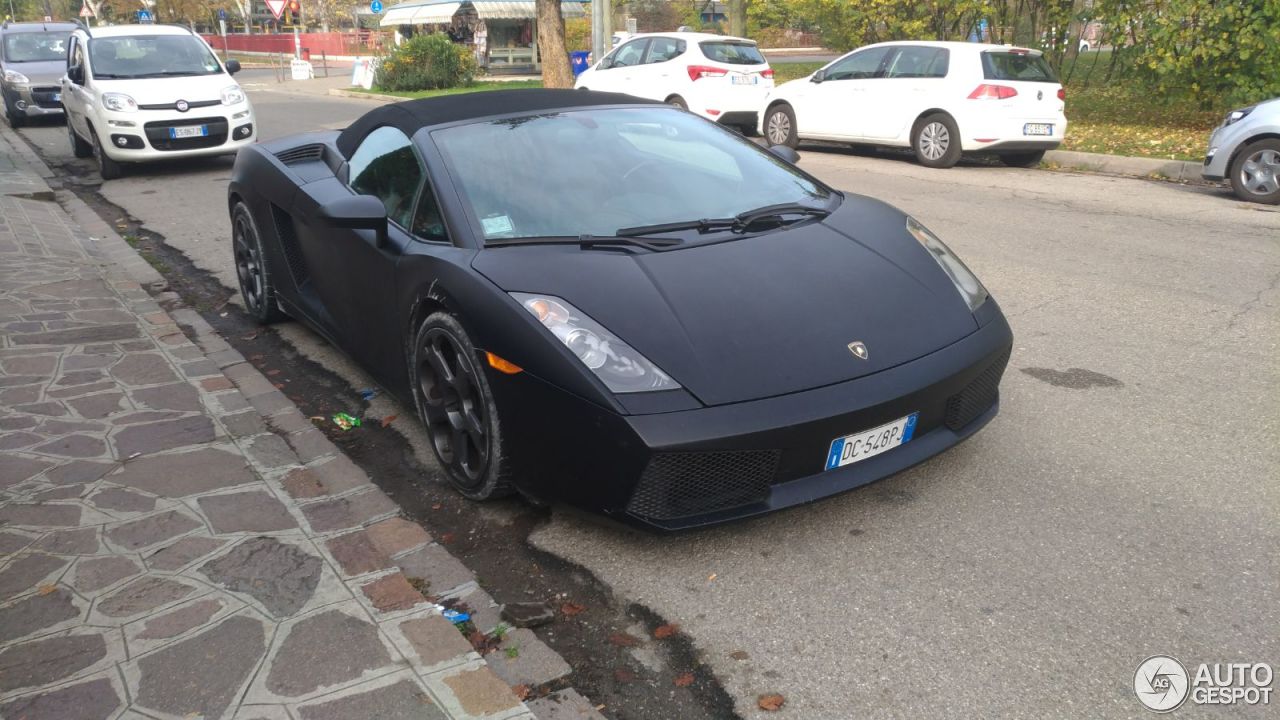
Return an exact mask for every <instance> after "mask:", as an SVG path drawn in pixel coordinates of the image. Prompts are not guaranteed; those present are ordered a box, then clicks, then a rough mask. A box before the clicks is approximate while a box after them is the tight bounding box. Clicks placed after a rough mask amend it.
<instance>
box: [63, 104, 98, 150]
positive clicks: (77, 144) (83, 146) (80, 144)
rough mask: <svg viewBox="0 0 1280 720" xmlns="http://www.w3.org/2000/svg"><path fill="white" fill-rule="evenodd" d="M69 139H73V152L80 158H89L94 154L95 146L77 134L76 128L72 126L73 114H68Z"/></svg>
mask: <svg viewBox="0 0 1280 720" xmlns="http://www.w3.org/2000/svg"><path fill="white" fill-rule="evenodd" d="M67 139H68V140H70V141H71V154H72V155H75V156H76V157H78V158H87V157H89V156H90V155H93V146H92V145H90V144H89V143H87V142H85V141H84V140H82V139H81V138H80V136H79V135H77V134H76V130H75V128H73V127H71V116H70V115H68V116H67Z"/></svg>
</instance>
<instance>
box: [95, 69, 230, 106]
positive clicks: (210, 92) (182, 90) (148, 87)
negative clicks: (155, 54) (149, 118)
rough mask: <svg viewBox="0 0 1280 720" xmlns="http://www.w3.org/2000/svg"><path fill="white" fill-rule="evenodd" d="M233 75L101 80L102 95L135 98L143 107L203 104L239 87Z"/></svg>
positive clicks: (99, 86)
mask: <svg viewBox="0 0 1280 720" xmlns="http://www.w3.org/2000/svg"><path fill="white" fill-rule="evenodd" d="M236 84H237V83H236V81H235V80H232V79H231V76H230V75H227V74H225V73H218V74H217V75H193V76H187V77H171V78H143V79H136V80H98V81H97V85H98V88H99V90H100V91H101V92H118V93H124V94H125V95H128V96H129V97H132V98H133V99H134V100H135V101H137V103H138V104H139V105H171V104H173V103H174V102H177V101H178V100H186V101H187V102H201V101H206V100H221V99H222V89H223V88H225V87H231V86H232V85H236Z"/></svg>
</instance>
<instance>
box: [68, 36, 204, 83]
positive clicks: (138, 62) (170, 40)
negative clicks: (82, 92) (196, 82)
mask: <svg viewBox="0 0 1280 720" xmlns="http://www.w3.org/2000/svg"><path fill="white" fill-rule="evenodd" d="M89 63H90V66H91V67H92V68H93V74H94V76H95V77H100V78H108V79H116V78H143V77H182V76H186V75H216V74H217V73H220V72H222V66H221V65H219V64H218V59H217V58H215V57H214V56H213V53H211V52H209V48H208V46H206V45H205V44H204V43H203V42H201V41H200V40H199V39H197V38H196V36H194V35H124V36H119V37H95V38H93V39H92V40H90V41H89Z"/></svg>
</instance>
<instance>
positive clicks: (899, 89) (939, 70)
mask: <svg viewBox="0 0 1280 720" xmlns="http://www.w3.org/2000/svg"><path fill="white" fill-rule="evenodd" d="M949 58H950V51H948V50H947V49H946V48H940V47H929V46H925V45H899V46H896V47H894V48H892V50H891V52H890V53H889V55H888V56H887V57H886V58H885V63H884V67H885V71H884V76H883V77H881V78H877V79H875V80H873V81H868V82H865V83H864V84H863V86H864V89H863V90H862V92H861V95H860V97H859V103H860V104H861V105H862V106H863V107H864V108H866V109H867V110H868V112H864V113H860V114H859V116H858V117H859V121H860V126H859V128H858V135H859V137H862V138H867V139H871V140H894V139H903V140H904V141H905V140H906V138H907V136H908V135H909V134H910V132H911V124H912V123H913V122H914V121H915V119H916V117H917V116H918V115H919V114H920V113H921V112H922V111H924V110H926V109H928V108H930V107H936V106H937V105H938V104H939V103H940V102H941V98H942V95H941V90H942V85H943V82H944V79H945V78H946V76H947V66H948V64H949Z"/></svg>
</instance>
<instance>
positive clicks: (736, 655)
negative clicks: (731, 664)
mask: <svg viewBox="0 0 1280 720" xmlns="http://www.w3.org/2000/svg"><path fill="white" fill-rule="evenodd" d="M729 657H731V658H733V659H734V660H746V659H747V658H749V657H751V656H750V655H748V654H747V651H746V650H734V651H733V652H731V653H729Z"/></svg>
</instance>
